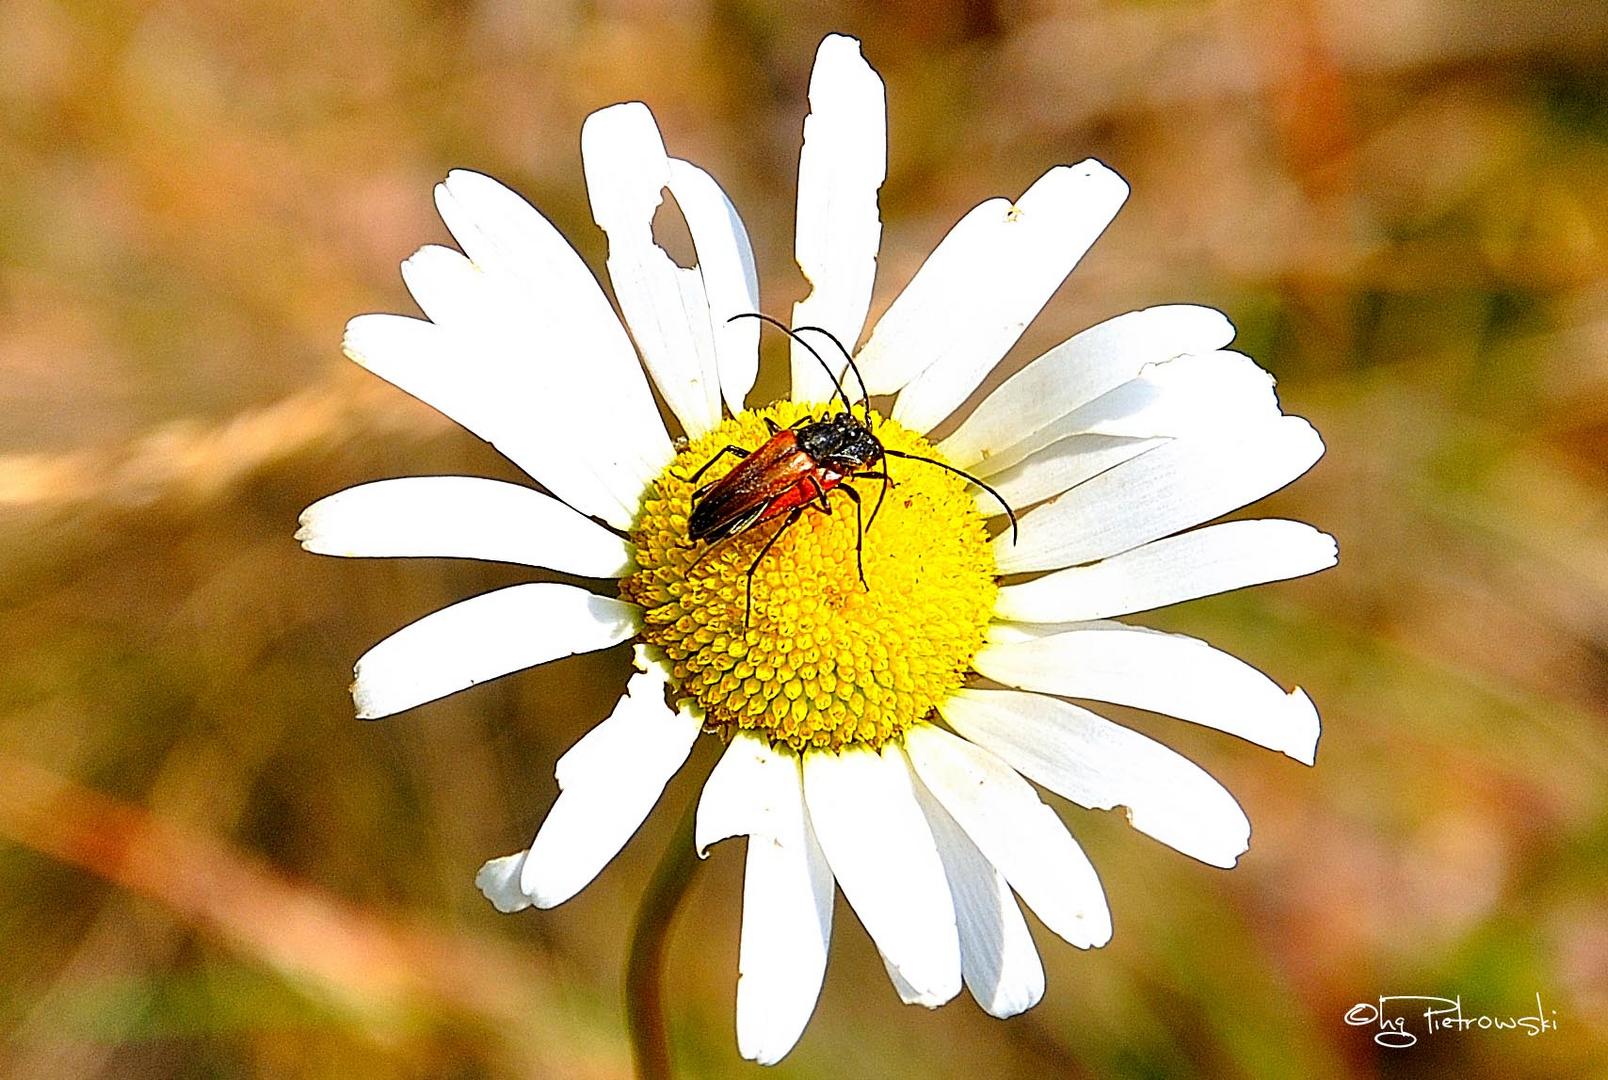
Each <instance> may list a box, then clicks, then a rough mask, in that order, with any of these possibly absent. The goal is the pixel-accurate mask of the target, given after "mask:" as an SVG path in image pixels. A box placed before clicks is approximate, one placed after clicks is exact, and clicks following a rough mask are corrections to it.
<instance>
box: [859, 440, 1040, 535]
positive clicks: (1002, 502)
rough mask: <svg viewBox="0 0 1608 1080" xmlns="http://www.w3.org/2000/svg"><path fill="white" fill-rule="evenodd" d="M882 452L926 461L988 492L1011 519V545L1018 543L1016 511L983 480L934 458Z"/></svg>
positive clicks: (884, 450) (885, 449)
mask: <svg viewBox="0 0 1608 1080" xmlns="http://www.w3.org/2000/svg"><path fill="white" fill-rule="evenodd" d="M882 452H883V453H884V454H887V455H888V456H889V457H897V458H908V459H909V460H911V461H925V462H926V463H927V464H928V465H936V466H938V467H939V468H940V469H943V470H944V471H945V472H952V473H954V474H955V475H956V476H963V477H965V478H966V479H967V480H970V481H971V482H972V483H974V484H976V485H977V486H978V487H980V488H982V489H983V490H984V491H986V492H988V493H989V494H990V495H992V496H994V500H995V501H996V502H998V503H999V504H1000V505H1001V506H1003V507H1004V508H1005V516H1006V517H1008V518H1010V519H1011V543H1012V544H1015V543H1016V534H1017V528H1016V511H1014V510H1012V509H1011V504H1010V503H1008V502H1006V501H1005V500H1004V498H1003V497H1001V495H1000V493H999V492H997V491H995V490H994V489H993V488H991V487H989V486H988V485H987V484H985V483H983V482H982V481H981V480H979V479H977V477H975V476H973V475H972V474H971V473H969V472H966V471H965V470H964V469H957V468H955V467H954V466H953V465H945V464H944V463H943V462H941V461H934V460H933V459H932V458H930V457H922V456H921V455H920V454H907V453H905V452H904V451H902V450H889V449H888V448H887V447H885V446H884V447H883V448H882Z"/></svg>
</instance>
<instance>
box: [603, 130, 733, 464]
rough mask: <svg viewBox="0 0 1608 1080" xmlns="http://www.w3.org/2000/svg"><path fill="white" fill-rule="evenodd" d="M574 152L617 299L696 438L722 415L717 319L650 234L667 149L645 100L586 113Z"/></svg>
mask: <svg viewBox="0 0 1608 1080" xmlns="http://www.w3.org/2000/svg"><path fill="white" fill-rule="evenodd" d="M581 162H582V164H583V165H584V167H585V170H586V191H587V195H588V197H589V198H590V199H591V202H592V217H593V218H594V219H595V220H596V221H597V223H598V225H599V226H600V227H601V228H602V229H603V231H604V232H606V233H607V234H608V237H609V258H608V268H609V280H610V281H612V282H613V283H614V296H615V299H617V300H618V301H619V302H620V310H621V311H622V312H623V313H624V314H625V321H626V325H628V326H629V327H630V328H631V336H632V337H633V338H634V339H635V340H636V344H637V349H638V350H639V351H640V352H641V354H642V359H643V362H644V363H645V364H646V365H647V368H648V371H650V372H651V373H652V374H653V381H654V384H655V385H657V386H658V388H659V392H660V393H661V394H663V395H664V399H665V402H666V403H667V404H668V405H669V406H670V410H671V411H672V412H674V413H675V414H676V418H677V419H679V420H680V421H681V425H682V427H684V428H685V429H686V431H687V434H688V435H689V436H690V437H692V438H697V437H698V436H700V435H702V434H704V433H705V432H707V431H709V430H710V429H711V428H713V427H714V426H715V425H716V424H718V423H720V417H721V413H720V373H719V366H718V363H717V361H716V358H715V342H714V329H713V327H712V326H711V324H710V318H709V300H708V297H707V295H706V294H705V292H704V284H703V278H702V276H701V275H700V274H699V273H698V271H697V269H686V268H683V267H679V266H677V265H676V264H675V261H674V260H673V259H671V258H670V255H669V254H668V253H667V252H666V251H665V250H664V249H663V248H661V247H660V246H659V245H658V244H657V243H655V242H654V239H653V215H654V212H655V211H656V210H658V208H659V204H660V203H661V202H663V201H664V188H665V186H666V185H667V184H668V183H669V182H670V159H669V158H668V157H667V156H666V155H665V151H664V140H663V139H662V138H660V136H659V127H658V125H657V124H655V123H654V122H653V114H652V113H650V112H648V107H647V106H646V105H644V104H642V103H641V102H640V101H631V102H626V103H625V104H623V105H611V106H609V107H608V108H606V109H600V110H598V111H597V112H595V113H593V114H592V115H591V116H588V117H587V118H586V123H585V124H584V125H583V126H582V128H581ZM686 175H687V174H685V173H684V174H683V176H684V177H685V176H686Z"/></svg>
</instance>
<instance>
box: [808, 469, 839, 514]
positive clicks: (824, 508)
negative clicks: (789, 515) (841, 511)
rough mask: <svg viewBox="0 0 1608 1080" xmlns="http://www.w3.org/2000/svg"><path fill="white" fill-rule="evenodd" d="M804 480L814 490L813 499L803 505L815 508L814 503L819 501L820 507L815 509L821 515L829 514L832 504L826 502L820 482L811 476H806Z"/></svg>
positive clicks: (824, 492) (824, 490)
mask: <svg viewBox="0 0 1608 1080" xmlns="http://www.w3.org/2000/svg"><path fill="white" fill-rule="evenodd" d="M804 479H805V480H807V481H809V483H810V484H811V486H813V487H814V488H815V498H814V499H811V500H810V501H809V502H808V503H807V504H805V505H807V506H815V503H816V501H817V500H819V501H820V504H821V505H820V506H818V507H816V509H818V510H820V511H821V513H823V514H830V513H831V512H832V504H831V503H829V502H827V501H826V489H825V488H823V487H822V486H821V482H820V481H819V480H817V479H815V477H813V476H806V477H805V478H804Z"/></svg>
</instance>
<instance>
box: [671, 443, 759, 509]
mask: <svg viewBox="0 0 1608 1080" xmlns="http://www.w3.org/2000/svg"><path fill="white" fill-rule="evenodd" d="M727 454H736V455H737V456H738V457H740V458H745V457H747V456H748V451H747V450H744V449H743V448H742V447H740V446H730V445H728V446H725V447H722V448H721V451H720V453H718V454H716V455H715V456H714V457H712V458H710V459H709V460H708V461H706V462H704V463H703V467H702V468H700V469H699V470H698V471H697V472H695V473H693V474H692V475H691V476H688V477H684V479H685V480H686V481H687V483H689V484H696V483H697V482H698V478H699V477H701V476H703V474H704V473H706V472H708V471H709V467H710V466H711V465H713V464H714V463H715V462H717V461H719V460H720V459H721V458H723V457H725V456H726V455H727ZM705 490H707V488H699V489H698V490H697V491H695V492H693V493H692V495H693V498H695V499H696V498H697V497H698V496H699V495H702V494H703V493H704V491H705Z"/></svg>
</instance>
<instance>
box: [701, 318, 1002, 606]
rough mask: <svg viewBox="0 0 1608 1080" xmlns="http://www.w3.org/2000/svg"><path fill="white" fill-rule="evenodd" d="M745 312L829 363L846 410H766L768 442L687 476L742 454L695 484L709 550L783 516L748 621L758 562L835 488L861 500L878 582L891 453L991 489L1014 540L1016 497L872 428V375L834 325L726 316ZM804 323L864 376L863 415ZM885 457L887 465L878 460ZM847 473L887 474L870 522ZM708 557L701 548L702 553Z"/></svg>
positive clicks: (825, 509)
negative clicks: (786, 419) (880, 515)
mask: <svg viewBox="0 0 1608 1080" xmlns="http://www.w3.org/2000/svg"><path fill="white" fill-rule="evenodd" d="M743 318H750V319H759V320H761V321H763V322H766V323H769V324H770V325H772V326H774V327H776V328H777V329H779V330H781V331H782V332H783V333H785V334H787V336H788V337H790V338H792V339H793V340H794V341H796V342H798V343H799V344H800V345H802V346H803V347H804V348H805V349H806V350H808V352H809V353H810V355H811V356H813V357H815V359H816V360H817V361H819V362H820V364H821V366H822V367H823V368H826V373H827V375H828V376H829V377H831V378H832V385H833V387H834V389H836V390H837V396H838V397H839V398H841V399H842V401H843V411H842V412H838V413H823V414H822V415H821V416H820V417H819V418H813V417H810V416H805V417H803V418H802V419H800V420H797V421H795V422H794V423H792V424H790V425H789V426H787V427H785V428H784V427H779V426H778V425H777V424H776V423H774V422H773V421H771V420H770V419H768V418H767V419H766V420H765V426H766V427H767V428H768V429H769V431H770V438H769V439H767V440H766V442H765V443H764V444H763V445H762V446H760V447H758V448H757V449H754V450H747V449H744V448H743V447H740V446H735V445H727V446H725V447H722V448H721V450H720V451H719V452H718V453H717V454H715V456H714V457H712V458H710V459H709V460H708V461H706V462H704V464H703V465H702V466H701V467H700V468H699V469H698V471H697V472H695V473H693V474H692V475H691V476H690V477H687V478H686V479H687V482H688V483H692V484H696V483H697V482H698V481H699V480H700V479H702V478H703V475H704V474H705V473H707V472H708V471H709V470H710V468H712V467H713V466H714V465H715V463H716V462H718V461H720V460H722V459H723V458H725V457H726V456H727V455H732V456H735V457H737V458H739V459H741V460H739V461H738V463H737V465H736V466H735V467H733V469H732V470H731V471H730V472H728V473H727V474H726V475H724V476H722V477H721V478H720V479H718V480H714V481H711V482H710V483H708V484H705V485H703V486H702V487H699V488H697V489H695V490H694V491H693V493H692V510H691V512H690V513H689V514H688V515H687V536H688V539H690V540H692V541H693V542H694V543H696V542H698V541H706V542H707V543H708V544H709V547H708V548H706V549H705V554H708V552H709V551H710V550H712V549H713V548H714V546H715V545H716V544H718V543H720V542H721V541H723V540H729V539H731V538H732V537H734V536H738V535H741V534H742V533H745V532H747V531H748V530H750V529H753V528H755V527H756V526H759V525H762V524H764V523H765V522H767V521H774V520H776V519H777V518H784V520H783V521H782V524H781V525H780V526H779V527H778V528H777V529H776V531H775V532H773V533H771V535H770V536H769V537H768V538H767V539H766V540H765V544H764V546H763V547H761V548H760V549H759V554H758V555H756V556H755V557H754V561H753V562H752V563H751V564H750V565H749V567H748V574H747V579H748V580H747V594H746V597H745V607H744V611H743V625H744V626H747V625H748V621H749V617H750V616H751V615H752V614H753V606H754V573H755V571H757V570H758V569H759V564H760V563H761V562H763V561H764V559H765V556H766V555H767V554H769V552H770V549H771V548H772V547H773V546H774V545H775V543H776V541H777V540H778V539H780V538H781V535H782V533H784V532H786V531H787V530H788V529H789V528H790V527H791V526H792V525H793V524H794V523H795V522H796V521H798V519H799V517H800V516H801V515H803V513H804V511H805V510H806V509H814V510H817V511H819V512H820V513H823V514H830V513H831V512H832V504H831V502H829V501H828V499H827V496H828V495H829V494H830V493H832V492H834V491H841V492H843V493H844V494H845V495H847V496H848V497H849V500H850V501H851V502H853V503H854V519H855V528H856V533H857V535H856V538H855V545H854V562H855V569H856V570H857V571H858V572H859V576H860V584H861V585H862V586H864V587H865V588H866V589H867V590H869V589H870V588H871V586H870V584H869V583H868V582H867V581H866V580H865V560H864V553H863V549H864V546H865V533H866V530H867V529H868V528H870V527H871V525H874V524H876V520H877V512H878V511H880V510H881V509H882V501H883V499H884V498H886V497H887V494H888V488H889V487H891V486H892V485H893V478H892V477H891V476H889V475H888V471H887V459H888V458H890V457H896V458H905V459H908V460H910V461H923V462H926V463H927V464H929V465H936V466H938V468H940V469H944V470H946V471H948V472H952V473H954V474H956V475H957V476H961V477H964V478H965V479H967V480H969V481H971V482H972V483H974V484H976V485H977V486H978V487H980V488H982V489H983V490H984V491H986V492H988V493H989V494H990V495H992V496H993V497H994V498H995V499H997V500H998V501H999V504H1000V505H1001V506H1003V507H1004V508H1005V514H1006V516H1008V517H1009V518H1010V522H1011V542H1012V543H1015V542H1016V513H1015V511H1013V510H1012V509H1011V507H1010V504H1009V503H1007V502H1006V501H1005V500H1004V499H1003V498H1001V497H1000V494H999V492H997V491H995V490H994V489H993V488H991V487H989V486H988V485H987V484H985V483H983V482H982V481H981V480H979V479H977V478H976V477H975V476H972V475H971V474H970V473H968V472H964V471H962V470H960V469H957V468H955V467H954V466H952V465H946V464H944V463H943V462H941V461H935V460H933V459H932V458H927V457H921V456H920V455H918V454H907V453H905V452H903V451H901V450H890V449H888V448H887V447H885V446H883V445H882V440H880V439H878V438H877V436H876V433H875V432H874V431H872V430H871V400H870V395H869V394H867V393H866V388H865V379H864V377H863V376H861V374H860V369H859V368H858V367H857V366H856V365H855V363H854V358H853V357H852V356H850V355H849V351H848V349H846V348H844V347H843V343H842V342H841V341H839V340H838V339H837V337H836V336H835V335H834V334H833V333H832V332H831V331H829V330H826V329H824V328H823V327H819V326H801V327H799V328H798V329H797V330H793V329H789V328H788V327H787V326H786V325H784V324H783V323H782V322H781V321H780V320H777V319H774V318H772V317H770V316H769V315H763V314H760V313H759V312H747V313H744V314H739V315H733V316H732V317H731V319H728V320H727V321H728V322H731V321H735V320H737V319H743ZM805 331H813V332H815V333H819V334H821V335H823V336H824V337H826V338H827V339H828V340H830V341H831V342H832V344H834V345H836V346H837V348H838V351H840V352H841V353H842V354H843V358H844V360H846V361H847V362H848V366H849V370H851V371H853V372H854V377H855V379H856V380H857V381H858V382H859V384H860V397H861V400H862V402H863V404H864V418H863V419H861V418H860V417H857V416H855V415H854V405H853V403H852V402H851V401H850V400H849V396H848V394H847V393H845V392H844V390H843V384H842V383H841V382H840V381H839V380H838V378H837V377H836V376H833V375H832V369H831V367H830V365H828V364H827V362H826V360H825V359H823V358H822V356H821V354H820V353H818V352H816V351H815V349H814V348H813V347H811V345H810V344H809V342H807V341H805V340H804V339H803V338H802V337H800V336H799V335H800V334H802V333H803V332H805ZM879 465H880V466H881V468H880V469H879V468H877V466H879ZM845 480H881V481H882V490H881V491H880V492H879V493H878V495H877V502H876V505H875V506H874V507H873V508H872V510H871V520H870V522H869V523H868V522H866V521H865V520H864V519H863V517H862V513H863V511H862V509H861V505H860V493H859V492H858V491H856V490H855V489H854V488H853V487H851V486H849V485H847V484H845V483H844V481H845ZM702 557H703V556H699V559H700V560H701V559H702Z"/></svg>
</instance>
